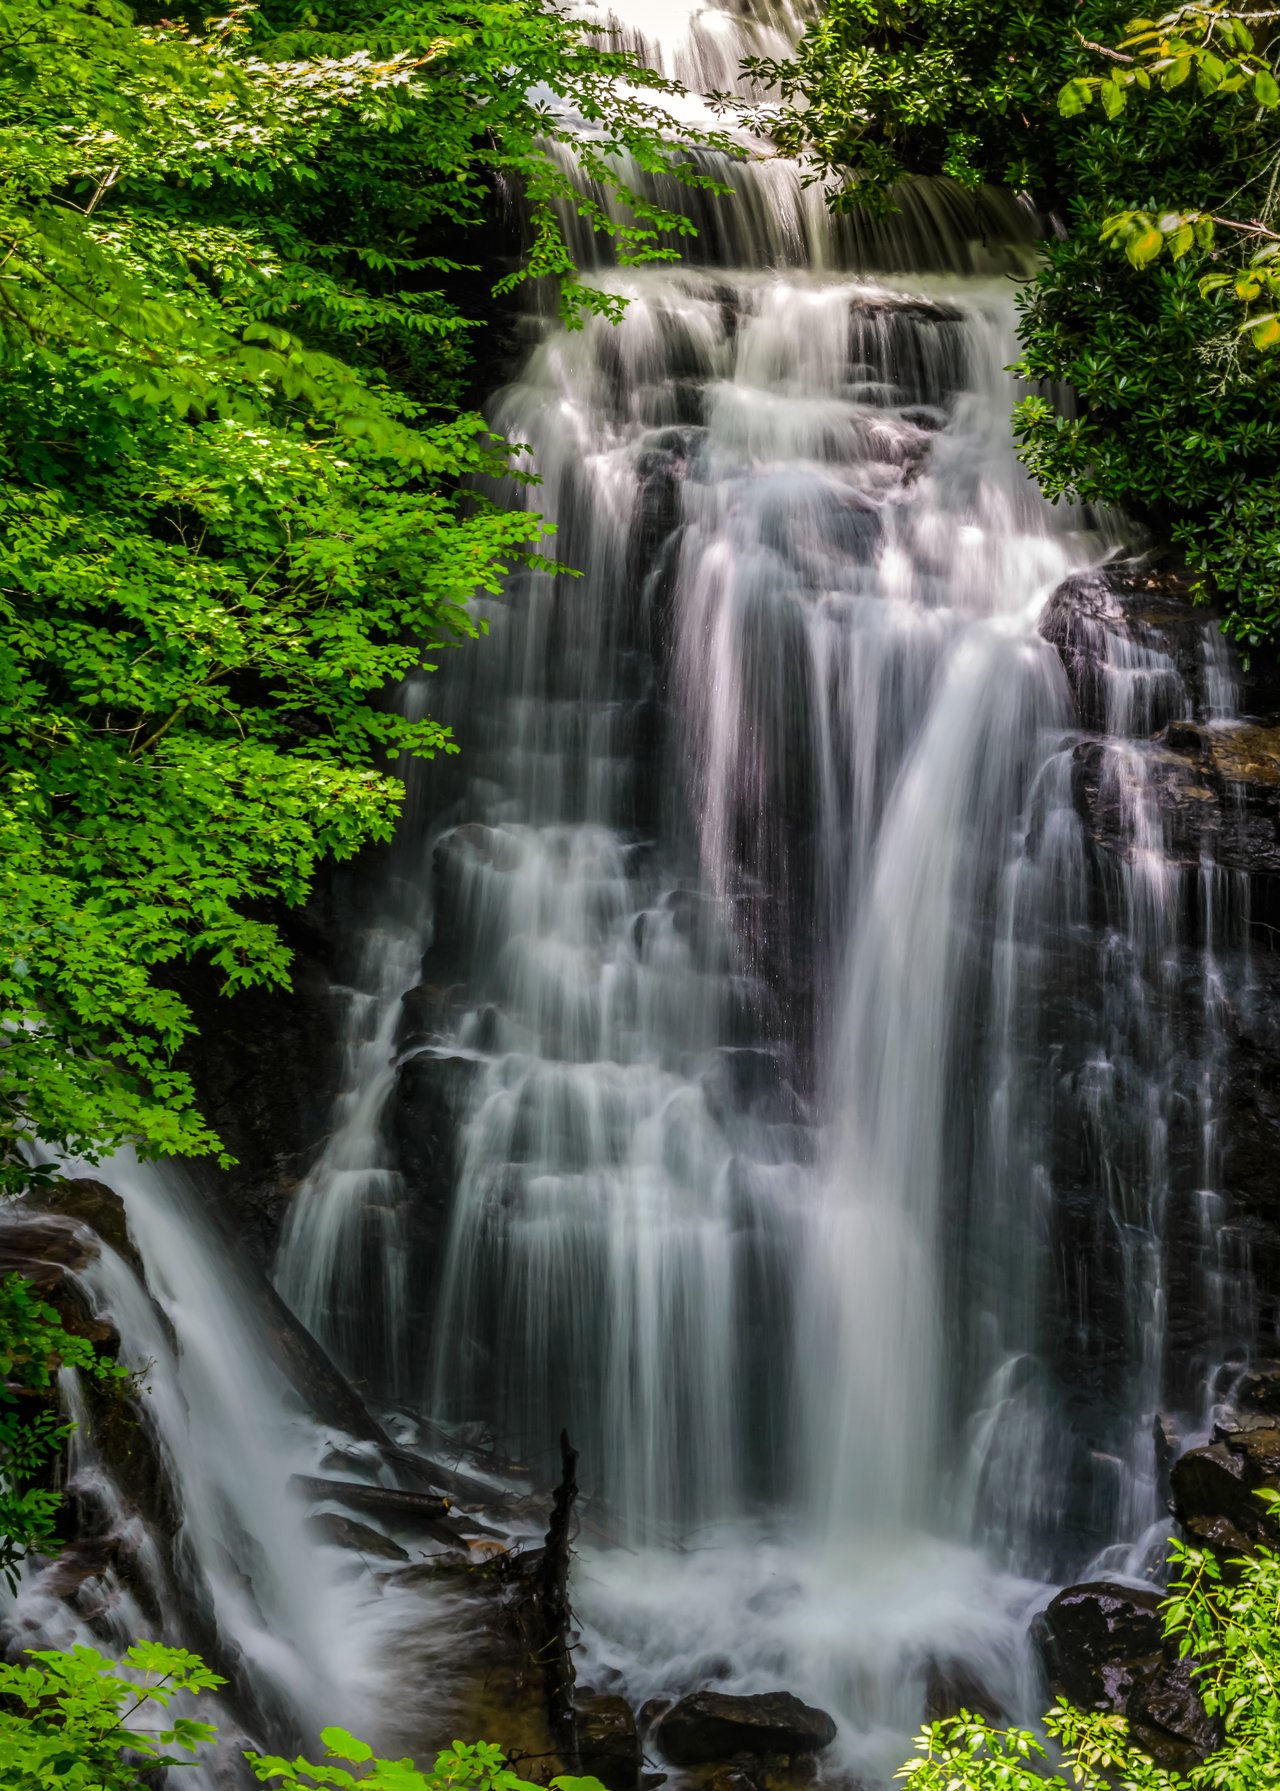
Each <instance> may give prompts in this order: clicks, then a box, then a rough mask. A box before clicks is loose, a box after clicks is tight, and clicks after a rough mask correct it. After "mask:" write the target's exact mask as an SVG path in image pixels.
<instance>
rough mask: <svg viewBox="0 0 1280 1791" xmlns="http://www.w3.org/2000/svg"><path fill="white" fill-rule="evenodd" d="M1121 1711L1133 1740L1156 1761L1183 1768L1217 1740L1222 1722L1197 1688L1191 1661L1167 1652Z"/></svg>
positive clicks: (1207, 1751)
mask: <svg viewBox="0 0 1280 1791" xmlns="http://www.w3.org/2000/svg"><path fill="white" fill-rule="evenodd" d="M1125 1715H1126V1716H1127V1717H1128V1718H1129V1724H1130V1727H1131V1730H1132V1732H1133V1737H1134V1740H1135V1741H1136V1742H1137V1743H1138V1745H1139V1746H1140V1747H1142V1748H1144V1749H1145V1750H1146V1751H1147V1752H1148V1753H1149V1754H1150V1755H1151V1756H1152V1758H1153V1759H1154V1760H1156V1761H1157V1762H1158V1763H1159V1764H1160V1765H1162V1766H1167V1767H1169V1768H1170V1769H1171V1770H1173V1771H1179V1772H1187V1771H1189V1770H1190V1769H1191V1768H1192V1767H1194V1766H1198V1765H1199V1763H1200V1762H1201V1761H1202V1760H1203V1759H1205V1757H1206V1756H1207V1755H1209V1754H1211V1753H1212V1752H1213V1750H1214V1749H1215V1748H1216V1747H1220V1746H1221V1744H1222V1728H1221V1725H1220V1724H1219V1723H1218V1722H1217V1721H1216V1720H1215V1719H1214V1718H1213V1717H1211V1716H1210V1715H1209V1713H1208V1711H1207V1710H1206V1709H1205V1707H1204V1703H1203V1700H1202V1699H1201V1697H1200V1694H1199V1692H1198V1691H1197V1690H1196V1686H1195V1679H1194V1676H1193V1672H1192V1663H1191V1662H1190V1661H1187V1660H1176V1659H1172V1658H1170V1655H1169V1653H1168V1651H1167V1650H1166V1653H1165V1654H1164V1656H1163V1657H1162V1658H1161V1661H1160V1664H1159V1666H1158V1667H1157V1668H1156V1670H1155V1672H1154V1673H1153V1674H1152V1675H1151V1677H1150V1678H1149V1679H1142V1680H1140V1681H1139V1682H1138V1683H1137V1684H1136V1685H1135V1687H1134V1690H1133V1692H1132V1693H1131V1694H1130V1697H1129V1701H1128V1703H1127V1705H1126V1707H1125Z"/></svg>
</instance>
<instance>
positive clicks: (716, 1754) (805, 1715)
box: [657, 1691, 836, 1766]
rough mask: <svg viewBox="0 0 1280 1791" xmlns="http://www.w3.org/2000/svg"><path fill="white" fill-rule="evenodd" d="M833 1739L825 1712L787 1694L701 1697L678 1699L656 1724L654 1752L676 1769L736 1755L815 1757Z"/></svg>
mask: <svg viewBox="0 0 1280 1791" xmlns="http://www.w3.org/2000/svg"><path fill="white" fill-rule="evenodd" d="M835 1737H836V1725H835V1723H834V1722H833V1721H832V1719H831V1717H829V1716H828V1715H827V1713H826V1711H825V1710H815V1709H814V1708H813V1707H812V1706H811V1705H809V1704H802V1703H801V1702H800V1700H799V1698H797V1697H794V1696H793V1695H792V1694H791V1693H790V1692H762V1693H759V1694H758V1695H756V1696H754V1697H733V1696H730V1695H729V1694H728V1693H726V1692H712V1691H700V1692H694V1693H693V1695H692V1696H691V1697H688V1698H681V1700H680V1702H679V1703H678V1704H677V1705H675V1707H674V1708H673V1709H672V1710H670V1711H668V1713H667V1715H666V1716H664V1717H663V1719H662V1721H661V1722H660V1723H659V1724H658V1733H657V1738H658V1746H659V1747H660V1748H661V1749H662V1751H663V1753H664V1754H665V1755H666V1756H667V1758H668V1759H669V1760H671V1761H672V1762H673V1763H674V1764H675V1765H677V1766H701V1765H707V1764H710V1763H711V1762H713V1761H721V1760H731V1759H732V1758H733V1757H734V1755H735V1754H784V1755H788V1756H789V1755H793V1754H816V1753H819V1752H821V1750H822V1749H823V1748H824V1747H829V1746H830V1744H831V1743H832V1742H833V1741H834V1740H835Z"/></svg>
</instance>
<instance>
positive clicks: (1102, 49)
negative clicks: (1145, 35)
mask: <svg viewBox="0 0 1280 1791" xmlns="http://www.w3.org/2000/svg"><path fill="white" fill-rule="evenodd" d="M1076 36H1077V37H1079V38H1080V42H1081V43H1082V44H1083V45H1084V47H1085V49H1086V50H1096V51H1097V53H1098V55H1099V56H1106V57H1109V58H1110V60H1111V61H1112V62H1136V61H1137V60H1138V58H1137V57H1136V56H1126V55H1125V54H1124V52H1123V51H1122V50H1109V49H1108V48H1107V46H1106V44H1096V43H1094V41H1093V39H1092V38H1091V37H1082V36H1081V34H1080V33H1079V32H1078V31H1077V32H1076Z"/></svg>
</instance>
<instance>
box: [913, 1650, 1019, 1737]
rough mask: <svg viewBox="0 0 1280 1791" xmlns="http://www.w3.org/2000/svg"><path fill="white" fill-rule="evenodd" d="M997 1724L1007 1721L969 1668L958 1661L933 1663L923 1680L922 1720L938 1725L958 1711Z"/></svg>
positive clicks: (934, 1661)
mask: <svg viewBox="0 0 1280 1791" xmlns="http://www.w3.org/2000/svg"><path fill="white" fill-rule="evenodd" d="M965 1710H967V1711H970V1712H972V1714H973V1715H974V1716H981V1717H985V1718H986V1720H987V1721H988V1722H991V1723H999V1722H1004V1721H1005V1720H1006V1719H1007V1716H1008V1712H1007V1711H1005V1710H1003V1709H1002V1708H1001V1706H1000V1702H999V1700H998V1699H997V1698H995V1697H993V1695H992V1694H991V1692H990V1691H989V1690H988V1689H987V1687H986V1686H985V1685H984V1684H983V1682H982V1680H981V1679H980V1678H979V1677H978V1675H977V1674H976V1673H975V1672H974V1670H973V1668H972V1667H970V1666H969V1665H967V1663H966V1662H964V1661H962V1660H947V1661H939V1660H933V1661H930V1663H929V1672H928V1677H927V1679H926V1681H925V1693H924V1715H925V1721H926V1722H930V1723H936V1722H941V1721H942V1720H943V1719H944V1718H945V1717H949V1716H959V1715H960V1713H961V1711H965Z"/></svg>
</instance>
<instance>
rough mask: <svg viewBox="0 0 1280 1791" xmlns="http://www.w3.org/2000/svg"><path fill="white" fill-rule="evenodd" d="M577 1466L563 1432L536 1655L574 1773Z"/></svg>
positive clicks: (542, 1569) (542, 1571)
mask: <svg viewBox="0 0 1280 1791" xmlns="http://www.w3.org/2000/svg"><path fill="white" fill-rule="evenodd" d="M577 1466H578V1451H577V1450H576V1449H575V1448H574V1447H573V1446H572V1444H571V1443H570V1441H569V1433H568V1432H567V1431H564V1430H562V1431H561V1432H560V1484H559V1486H558V1487H557V1488H556V1491H555V1497H554V1498H553V1499H552V1501H551V1522H550V1524H549V1526H548V1528H547V1534H546V1542H545V1546H544V1548H543V1553H542V1560H541V1562H540V1563H539V1568H538V1613H539V1619H540V1628H541V1634H540V1636H539V1637H538V1643H539V1646H538V1655H537V1658H538V1662H539V1665H540V1666H541V1668H542V1682H543V1688H544V1696H545V1698H546V1705H547V1720H548V1722H549V1724H550V1727H551V1736H552V1740H553V1741H554V1742H555V1744H556V1747H557V1748H558V1750H559V1752H560V1755H561V1758H562V1759H563V1760H564V1761H565V1764H566V1765H567V1766H568V1768H569V1771H570V1772H577V1771H578V1770H579V1760H578V1724H577V1716H576V1712H575V1710H574V1703H573V1691H574V1670H573V1654H572V1652H571V1650H570V1647H569V1631H570V1628H571V1626H572V1622H573V1613H572V1612H571V1610H570V1609H569V1542H570V1537H569V1525H570V1520H571V1517H572V1514H573V1506H574V1501H575V1500H576V1499H577V1496H578V1483H577V1480H576V1479H575V1478H574V1475H575V1472H576V1469H577Z"/></svg>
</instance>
